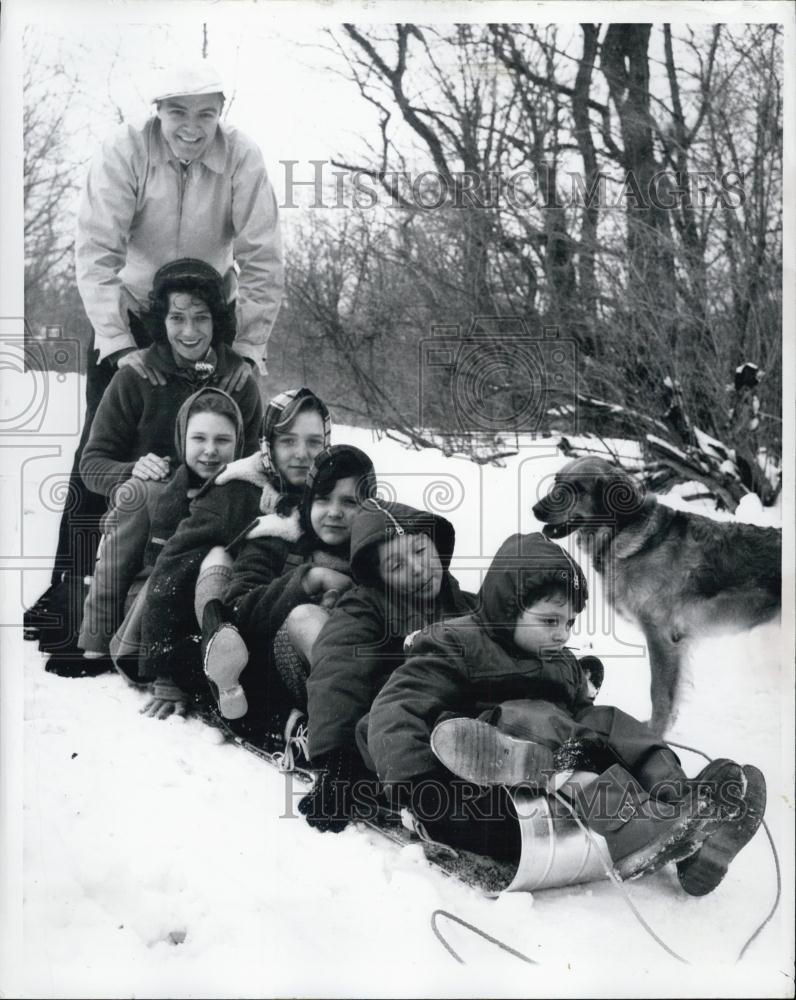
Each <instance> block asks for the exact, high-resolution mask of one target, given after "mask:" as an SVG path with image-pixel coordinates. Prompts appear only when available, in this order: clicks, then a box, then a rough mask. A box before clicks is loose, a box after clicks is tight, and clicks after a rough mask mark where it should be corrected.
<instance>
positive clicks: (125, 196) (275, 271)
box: [25, 61, 283, 655]
mask: <svg viewBox="0 0 796 1000" xmlns="http://www.w3.org/2000/svg"><path fill="white" fill-rule="evenodd" d="M152 102H153V104H154V105H155V114H154V116H153V117H151V118H149V120H148V121H146V123H145V124H144V125H143V126H142V127H137V126H134V125H131V124H125V125H123V126H122V127H121V128H120V129H119V130H118V131H117V132H116V133H115V134H113V135H112V136H111V137H110V138H108V139H107V140H106V141H105V142H104V143H103V144H102V146H101V147H100V149H99V150H98V151H97V154H96V155H95V157H94V159H93V160H92V162H91V165H90V167H89V171H88V176H87V179H86V185H85V188H84V190H83V196H82V199H81V202H80V206H79V209H78V216H77V232H76V238H75V269H76V275H77V284H78V288H79V290H80V295H81V298H82V299H83V305H84V307H85V310H86V314H87V315H88V318H89V321H90V323H91V326H92V330H93V336H92V343H91V350H90V351H89V357H88V363H87V366H86V418H85V421H84V424H83V434H82V437H81V440H80V443H79V444H78V448H77V452H76V454H75V460H74V465H73V468H72V472H71V475H70V498H71V501H73V502H71V501H70V503H69V504H68V505H67V509H66V510H65V511H64V515H63V517H62V520H61V529H60V533H59V539H58V549H57V553H56V559H55V567H54V570H53V575H52V580H51V586H50V588H49V590H48V591H47V592H46V593H45V594H44V595H43V596H42V597H41V598H40V599H39V600H38V601H37V602H36V604H35V605H34V606H33V608H31V609H29V610H28V611H27V612H26V613H25V627H26V631H25V635H26V638H29V639H35V638H38V639H39V641H40V646H41V648H42V650H43V651H56V650H57V651H59V652H60V653H62V654H63V655H71V654H72V653H73V652H74V638H75V636H76V634H77V627H78V626H79V616H80V615H79V609H80V608H81V607H82V604H83V596H84V595H83V580H84V577H87V576H89V575H90V574H91V573H92V572H93V566H94V555H95V551H96V542H97V537H98V534H97V525H98V524H99V518H100V517H101V515H102V514H103V513H104V511H105V503H104V500H103V499H102V498H101V497H98V496H96V495H93V494H91V493H90V492H89V491H88V490H87V489H86V487H85V485H84V483H83V482H82V479H81V478H80V475H79V462H80V457H81V455H82V452H83V447H84V445H85V443H86V441H87V440H88V437H89V432H90V430H91V424H92V421H93V418H94V414H95V412H96V410H97V407H98V405H99V403H100V400H101V398H102V396H103V394H104V392H105V390H106V389H107V387H108V385H109V383H110V381H111V378H112V377H113V374H114V372H115V371H116V369H117V368H123V367H127V366H129V367H131V368H133V370H134V371H135V372H136V373H137V374H138V375H139V376H140V377H141V378H144V379H147V380H148V381H149V382H151V383H152V384H153V385H160V384H163V381H164V377H163V374H162V373H161V372H159V371H157V370H156V369H154V368H153V367H152V366H151V365H148V364H147V361H146V357H147V356H146V355H145V354H144V353H143V350H142V349H143V348H146V347H147V346H148V345H149V344H150V343H151V338H150V336H149V332H148V330H147V327H146V324H145V322H144V316H145V313H146V312H147V310H148V306H149V292H150V289H151V287H152V279H153V277H154V275H155V272H156V271H157V270H158V269H159V268H160V267H162V266H163V265H164V264H167V263H169V262H170V261H174V260H177V259H178V258H185V257H190V258H195V259H198V260H201V261H204V262H205V263H207V264H210V265H211V266H212V267H214V268H215V270H216V271H218V272H219V274H221V275H222V276H223V278H224V285H225V295H226V299H227V302H228V308H229V310H230V319H231V320H234V322H230V324H229V327H230V329H231V330H234V331H235V332H234V340H233V342H232V344H231V347H232V349H233V351H234V352H235V355H237V359H238V360H237V364H234V365H231V366H230V368H229V370H228V372H227V374H226V375H225V377H224V379H223V380H222V382H221V383H220V385H219V387H220V388H222V389H224V390H226V391H227V392H235V391H237V390H239V389H240V388H241V387H242V386H243V384H244V383H245V382H246V380H247V379H248V378H250V377H252V376H253V375H254V373H255V371H259V372H260V373H262V374H264V373H265V371H266V368H265V354H266V344H267V342H268V337H269V335H270V333H271V328H272V327H273V324H274V320H275V319H276V315H277V313H278V311H279V305H280V302H281V298H282V289H283V266H282V249H281V242H280V237H279V220H278V213H277V206H276V198H275V197H274V192H273V189H272V187H271V184H270V182H269V180H268V175H267V173H266V169H265V164H264V162H263V157H262V154H261V152H260V150H259V148H258V147H257V145H256V144H255V143H254V142H253V141H252V140H251V139H249V138H248V137H247V136H246V135H244V134H243V133H242V132H240V131H238V130H237V129H235V128H233V127H231V126H229V125H226V124H223V123H222V122H221V120H220V119H221V113H222V110H223V107H224V88H223V85H222V83H221V80H220V77H219V75H218V73H217V72H216V70H214V69H213V67H212V66H210V65H209V64H208V63H207V62H205V61H201V62H198V63H195V64H192V65H182V66H178V67H176V68H173V69H171V70H169V71H168V72H167V73H164V74H161V76H160V78H159V80H158V82H157V85H156V86H155V87H153V92H152ZM78 535H80V538H78V537H77V536H78ZM53 615H55V617H56V619H60V624H58V625H56V624H53V617H52V616H53Z"/></svg>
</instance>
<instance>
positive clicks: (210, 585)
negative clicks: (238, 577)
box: [194, 545, 232, 625]
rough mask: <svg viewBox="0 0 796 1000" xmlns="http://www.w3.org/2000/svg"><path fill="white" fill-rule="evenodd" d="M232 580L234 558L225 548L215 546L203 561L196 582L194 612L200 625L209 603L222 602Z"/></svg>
mask: <svg viewBox="0 0 796 1000" xmlns="http://www.w3.org/2000/svg"><path fill="white" fill-rule="evenodd" d="M231 579H232V556H231V555H230V554H229V552H227V550H226V549H225V548H224V547H223V546H221V545H215V546H213V548H212V549H210V551H209V552H208V553H207V555H206V556H205V557H204V559H203V560H202V565H201V566H200V567H199V577H198V579H197V581H196V590H195V598H194V611H195V612H196V620H197V622H198V623H199V624H200V625H201V624H202V616H203V615H204V610H205V605H206V604H207V602H208V601H212V600H219V601H220V600H222V599H223V597H224V594H225V592H226V589H227V587H228V586H229V582H230V580H231Z"/></svg>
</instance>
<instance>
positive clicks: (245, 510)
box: [141, 388, 331, 714]
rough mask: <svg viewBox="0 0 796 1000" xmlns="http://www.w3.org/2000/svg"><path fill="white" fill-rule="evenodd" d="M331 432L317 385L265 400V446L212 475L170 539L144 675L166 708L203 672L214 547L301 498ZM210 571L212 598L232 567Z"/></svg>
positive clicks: (158, 574)
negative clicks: (204, 616)
mask: <svg viewBox="0 0 796 1000" xmlns="http://www.w3.org/2000/svg"><path fill="white" fill-rule="evenodd" d="M300 421H305V422H307V430H306V433H302V434H300V435H295V434H293V433H292V430H291V429H294V428H295V427H296V426H297V425H298V424H299V422H300ZM330 434H331V420H330V417H329V411H328V409H327V408H326V406H325V404H324V403H323V401H322V400H321V399H320V398H319V397H318V396H316V395H315V393H314V392H312V391H311V390H310V389H307V388H301V389H293V390H290V391H288V392H283V393H280V395H279V396H276V397H275V398H274V399H272V400H271V402H270V403H269V404H268V406H267V407H266V411H265V415H264V417H263V424H262V428H261V437H260V451H259V452H256V453H255V454H253V455H250V456H248V457H246V458H244V459H240V460H238V461H237V462H233V463H232V465H230V466H229V468H227V469H225V470H224V471H223V472H222V473H220V474H219V475H218V476H217V477H216V478H215V479H214V480H212V481H211V482H209V483H207V484H206V485H205V486H204V487H203V488H202V489H201V490H200V492H199V493H198V495H197V496H196V498H195V499H194V500H193V501H192V503H191V509H190V514H189V516H188V517H187V518H185V519H184V520H183V521H182V522H181V523H180V526H179V528H178V529H177V531H176V532H175V533H174V535H172V537H171V538H170V539H169V541H168V542H167V543H166V545H165V546H164V548H163V551H162V552H161V554H160V556H159V557H158V560H157V562H156V563H155V566H154V568H153V570H152V574H151V576H150V579H149V585H148V596H147V601H146V605H145V608H144V613H143V619H142V628H141V638H142V642H143V644H144V648H145V650H146V654H145V659H144V660H143V663H142V672H143V676H144V677H145V678H147V679H148V680H154V681H155V684H154V690H155V693H156V695H157V694H158V693H159V692H162V700H163V705H162V706H161V707H162V708H163V710H164V712H165V713H166V714H168V712H169V710H170V707H171V708H177V709H178V710H179V708H180V707H184V703H185V696H184V694H183V693H182V692H181V691H180V690H179V688H180V684H179V680H178V678H179V677H181V678H182V679H183V680H187V679H189V678H190V677H196V676H197V671H196V667H197V664H198V662H199V645H198V644H199V634H198V633H199V623H198V622H197V617H196V612H195V610H194V597H195V593H196V591H197V588H198V582H199V577H200V571H201V570H202V565H203V562H204V561H205V560H206V559H207V557H208V553H210V552H211V550H213V549H214V548H215V547H223V546H229V545H230V544H232V543H234V542H235V540H238V541H241V540H242V539H243V536H244V535H245V534H246V533H247V530H248V529H249V528H250V527H251V525H252V522H253V521H254V520H255V519H256V518H257V517H258V515H259V514H261V513H263V512H269V513H271V512H273V511H274V509H275V507H276V504H277V503H278V501H279V498H280V496H287V497H290V496H292V497H294V498H295V499H296V500H297V499H298V497H299V496H300V495H301V490H302V488H303V484H304V479H305V478H306V473H307V470H308V467H309V463H310V461H311V459H312V458H313V457H314V456H315V455H316V454H318V452H320V451H321V450H322V449H323V448H324V447H326V446H327V445H328V444H329V437H330ZM296 439H299V440H296ZM285 442H286V443H285ZM207 576H208V577H209V578H210V583H211V584H213V586H211V587H210V588H208V591H209V592H208V593H207V594H205V595H204V596H203V601H205V602H206V601H207V600H208V599H209V598H210V597H212V596H221V595H222V594H223V591H224V590H225V589H226V587H227V585H228V583H229V570H228V569H227V568H226V567H224V566H222V567H218V570H216V568H214V567H212V566H211V567H209V568H208V573H207ZM214 578H215V579H214ZM199 676H201V672H200V673H199ZM160 682H164V683H163V684H161V683H160ZM175 682H176V683H175Z"/></svg>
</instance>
